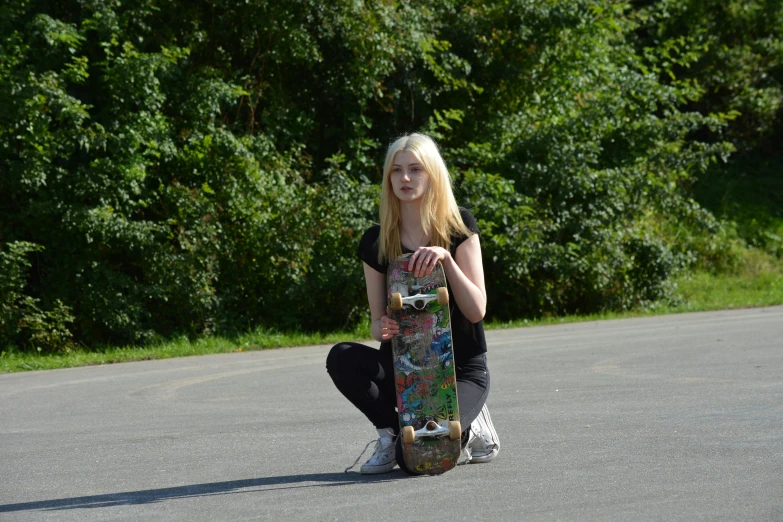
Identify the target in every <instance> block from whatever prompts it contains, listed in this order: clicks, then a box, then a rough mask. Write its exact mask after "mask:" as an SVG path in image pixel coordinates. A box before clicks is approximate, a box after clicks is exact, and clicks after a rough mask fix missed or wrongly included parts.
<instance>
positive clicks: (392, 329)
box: [381, 315, 400, 341]
mask: <svg viewBox="0 0 783 522" xmlns="http://www.w3.org/2000/svg"><path fill="white" fill-rule="evenodd" d="M399 333H400V325H399V324H397V321H395V320H394V319H392V318H390V317H389V316H388V315H384V316H383V317H381V337H382V338H383V340H384V341H388V340H389V339H391V338H392V337H394V336H395V335H397V334H399Z"/></svg>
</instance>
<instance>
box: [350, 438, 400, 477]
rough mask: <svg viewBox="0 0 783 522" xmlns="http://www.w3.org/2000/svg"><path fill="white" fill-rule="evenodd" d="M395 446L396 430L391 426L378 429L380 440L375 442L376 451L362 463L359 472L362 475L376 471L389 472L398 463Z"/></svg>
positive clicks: (372, 473)
mask: <svg viewBox="0 0 783 522" xmlns="http://www.w3.org/2000/svg"><path fill="white" fill-rule="evenodd" d="M394 453H395V448H394V431H392V429H391V428H386V429H383V430H378V442H376V443H375V452H374V453H373V454H372V456H371V457H370V458H369V459H367V462H365V463H364V464H362V467H361V468H360V469H359V472H360V473H361V474H362V475H374V474H376V473H388V472H389V471H391V470H392V469H394V466H396V465H397V459H396V458H395V455H394Z"/></svg>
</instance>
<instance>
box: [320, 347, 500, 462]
mask: <svg viewBox="0 0 783 522" xmlns="http://www.w3.org/2000/svg"><path fill="white" fill-rule="evenodd" d="M326 371H327V372H329V376H330V377H331V378H332V381H333V382H334V384H335V386H337V389H338V390H340V392H341V393H342V394H343V395H345V397H346V398H347V399H348V400H349V401H351V403H352V404H353V405H354V406H356V407H357V408H359V410H360V411H361V412H362V413H364V415H365V416H366V417H367V418H368V419H370V422H372V423H373V425H375V427H376V428H378V429H383V428H392V429H393V430H394V433H395V434H399V431H400V422H399V418H398V417H397V409H396V408H397V392H396V390H395V385H394V366H393V364H392V352H391V345H390V344H389V343H384V344H382V345H381V349H380V350H376V349H375V348H370V347H369V346H365V345H363V344H358V343H340V344H337V345H335V346H334V347H333V348H332V350H331V351H330V352H329V355H328V357H327V358H326ZM456 374H457V402H458V404H459V420H460V425H461V426H462V427H463V437H462V442H463V444H465V443H466V442H467V433H468V429H469V428H470V423H471V422H473V421H474V420H475V418H476V417H478V414H479V412H480V411H481V408H482V407H483V406H484V403H485V402H486V400H487V396H488V395H489V370H488V369H487V356H486V355H485V354H481V355H477V356H475V357H472V358H470V359H468V360H467V361H464V362H462V363H461V364H460V365H458V366H457V367H456ZM400 451H401V445H400V444H399V440H398V446H397V464H399V465H400V467H401V468H403V469H405V466H404V464H403V463H402V459H401V457H400ZM406 471H407V470H406Z"/></svg>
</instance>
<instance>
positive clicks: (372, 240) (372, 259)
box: [357, 208, 487, 366]
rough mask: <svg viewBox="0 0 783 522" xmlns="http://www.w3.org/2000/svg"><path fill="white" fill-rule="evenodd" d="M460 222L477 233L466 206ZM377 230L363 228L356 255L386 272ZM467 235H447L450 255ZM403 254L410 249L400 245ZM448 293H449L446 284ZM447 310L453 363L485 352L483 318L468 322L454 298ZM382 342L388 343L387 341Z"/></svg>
mask: <svg viewBox="0 0 783 522" xmlns="http://www.w3.org/2000/svg"><path fill="white" fill-rule="evenodd" d="M459 213H460V216H461V217H462V221H463V223H465V226H467V227H468V229H469V230H470V231H471V232H475V233H476V234H478V233H479V229H478V224H477V223H476V218H474V217H473V214H471V213H470V212H469V211H468V210H465V209H463V208H461V209H460V211H459ZM380 233H381V226H380V225H373V226H371V227H370V228H368V229H367V231H366V232H365V233H364V235H363V236H362V239H361V241H359V250H358V252H357V253H358V255H359V259H361V260H362V261H364V262H365V263H367V264H368V265H369V266H370V267H372V268H373V269H374V270H376V271H377V272H380V273H382V274H386V272H387V270H388V268H389V264H388V263H383V264H380V263H378V238H379V236H380ZM468 237H469V236H453V237H452V238H451V248H450V249H449V251H450V252H451V256H452V257H456V252H457V247H458V246H460V245H461V244H462V243H463V242H464V241H465V240H466V239H468ZM402 252H403V253H404V254H410V253H412V251H411V250H409V249H408V248H406V247H405V246H404V245H403V246H402ZM449 295H453V294H452V292H451V288H450V287H449ZM449 310H450V312H451V335H452V339H453V342H454V364H455V365H456V366H461V365H462V363H464V362H465V361H467V360H468V359H470V358H471V357H474V356H476V355H481V354H483V353H486V352H487V341H486V339H485V338H484V322H483V321H479V322H478V323H471V322H470V321H469V320H468V319H467V318H466V317H465V316H464V315H463V314H462V311H461V310H460V309H459V307H458V306H457V303H456V301H455V300H454V299H452V300H450V301H449ZM383 344H391V343H390V341H387V342H386V343H383Z"/></svg>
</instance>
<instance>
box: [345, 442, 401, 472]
mask: <svg viewBox="0 0 783 522" xmlns="http://www.w3.org/2000/svg"><path fill="white" fill-rule="evenodd" d="M395 440H396V437H395V438H392V444H393V443H394V442H395ZM373 442H374V443H375V444H376V446H377V445H378V444H380V442H381V439H380V437H379V438H377V439H375V440H371V441H370V442H368V443H367V445H366V446H365V447H364V449H363V450H362V452H361V453H360V454H359V456H358V457H357V458H356V460H355V461H354V462H353V464H351V465H350V466H348V467H347V468H345V473H348V472H349V471H351V470H352V469H353V468H355V467H356V465H357V464H358V463H359V461H360V460H362V457H364V454H365V453H367V448H369V447H370V444H372V443H373Z"/></svg>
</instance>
